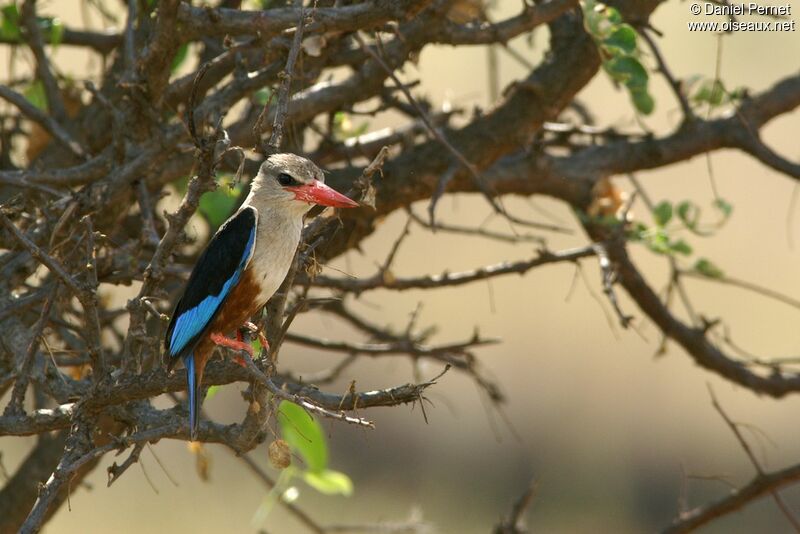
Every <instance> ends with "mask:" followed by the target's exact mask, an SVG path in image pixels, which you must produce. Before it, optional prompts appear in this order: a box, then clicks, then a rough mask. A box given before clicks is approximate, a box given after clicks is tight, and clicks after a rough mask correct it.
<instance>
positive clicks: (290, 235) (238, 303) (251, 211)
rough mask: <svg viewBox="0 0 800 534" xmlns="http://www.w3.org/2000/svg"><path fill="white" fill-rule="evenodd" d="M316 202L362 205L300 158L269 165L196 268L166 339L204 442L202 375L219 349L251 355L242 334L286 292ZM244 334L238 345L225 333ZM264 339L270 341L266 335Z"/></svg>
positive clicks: (280, 158) (193, 428) (272, 160)
mask: <svg viewBox="0 0 800 534" xmlns="http://www.w3.org/2000/svg"><path fill="white" fill-rule="evenodd" d="M314 204H320V205H322V206H333V207H337V208H354V207H357V206H358V204H357V203H356V202H354V201H353V200H351V199H349V198H348V197H346V196H345V195H343V194H341V193H339V192H337V191H335V190H334V189H332V188H331V187H329V186H327V185H325V177H324V176H323V174H322V170H320V168H319V167H317V166H316V165H315V164H314V163H312V162H311V161H309V160H308V159H306V158H303V157H301V156H297V155H295V154H273V155H271V156H269V157H268V158H267V159H266V160H265V161H264V162H263V163H262V164H261V167H260V169H259V172H258V174H257V175H256V177H255V179H254V180H253V182H252V183H251V186H250V194H249V195H248V196H247V198H246V199H245V201H244V202H243V203H242V206H241V207H240V208H239V209H238V210H237V211H236V212H235V213H234V214H233V215H231V217H230V218H229V219H228V220H227V221H225V223H223V224H222V226H220V228H219V229H218V230H217V232H216V233H215V234H214V236H213V237H212V238H211V240H210V241H209V243H208V245H206V248H205V250H203V252H202V254H201V255H200V257H199V259H198V260H197V263H196V264H195V266H194V269H192V274H191V275H190V276H189V280H188V282H186V287H185V288H184V290H183V295H182V296H181V298H180V300H179V301H178V303H177V304H176V305H175V310H174V311H173V313H172V317H171V318H170V322H169V327H167V333H166V336H165V338H164V348H165V360H166V364H167V369H168V370H170V371H171V370H172V368H173V367H174V365H175V364H176V363H177V362H178V361H179V360H182V361H183V365H184V367H185V368H186V377H187V390H188V396H189V428H190V436H191V439H192V441H194V440H195V439H196V437H197V427H198V421H199V412H200V409H199V408H200V402H201V395H200V387H201V383H202V381H203V370H204V369H205V366H206V362H208V359H209V358H210V357H211V354H212V353H213V351H214V347H215V345H219V346H224V347H229V348H232V349H235V350H239V351H242V350H243V351H246V352H247V353H248V354H250V356H251V357H252V355H253V349H252V347H251V346H250V344H249V343H247V342H245V341H243V340H242V337H241V333H240V332H241V330H240V329H241V328H242V327H248V328H253V327H252V324H251V323H249V322H248V321H249V319H250V318H251V317H252V316H253V315H254V314H255V313H256V312H258V311H259V310H260V309H261V308H262V307H263V306H264V305H265V304H266V303H267V300H269V298H270V297H271V296H272V295H273V294H274V293H275V291H276V290H277V289H278V287H280V285H281V283H282V282H283V279H284V278H285V277H286V273H287V272H288V271H289V267H290V265H291V263H292V260H293V258H294V254H295V250H296V249H297V245H298V244H299V243H300V234H301V232H302V229H303V218H304V216H305V215H306V213H307V212H308V210H310V209H311V207H312V206H313V205H314ZM234 331H235V332H236V333H237V339H233V338H229V337H227V336H226V334H228V333H230V332H234ZM262 338H263V336H262Z"/></svg>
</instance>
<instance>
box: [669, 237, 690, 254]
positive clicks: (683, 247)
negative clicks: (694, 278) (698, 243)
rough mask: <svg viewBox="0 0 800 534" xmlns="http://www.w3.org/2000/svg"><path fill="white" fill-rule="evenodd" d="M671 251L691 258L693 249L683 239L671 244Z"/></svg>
mask: <svg viewBox="0 0 800 534" xmlns="http://www.w3.org/2000/svg"><path fill="white" fill-rule="evenodd" d="M670 249H671V250H672V252H675V253H678V254H683V255H684V256H691V254H692V247H691V245H689V243H687V242H686V241H684V240H683V239H679V240H677V241H673V242H672V243H670Z"/></svg>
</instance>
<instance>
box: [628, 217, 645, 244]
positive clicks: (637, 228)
mask: <svg viewBox="0 0 800 534" xmlns="http://www.w3.org/2000/svg"><path fill="white" fill-rule="evenodd" d="M649 231H650V229H649V228H648V227H647V225H646V224H644V223H642V222H635V223H633V226H632V227H631V228H630V229H629V230H628V239H629V240H631V241H642V240H644V239H645V237H646V236H647V234H648V232H649Z"/></svg>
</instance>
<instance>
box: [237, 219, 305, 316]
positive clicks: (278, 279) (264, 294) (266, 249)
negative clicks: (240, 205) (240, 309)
mask: <svg viewBox="0 0 800 534" xmlns="http://www.w3.org/2000/svg"><path fill="white" fill-rule="evenodd" d="M302 229H303V218H302V216H300V217H298V216H296V215H295V214H293V213H286V212H284V211H283V210H276V209H269V208H262V209H260V210H258V226H257V231H256V242H255V251H254V252H253V256H252V258H251V259H250V264H249V265H248V267H249V268H250V269H252V271H253V274H254V275H255V277H256V280H257V281H258V283H259V284H260V286H261V291H260V293H259V295H258V302H259V303H260V304H265V303H266V302H267V300H269V298H270V297H271V296H272V295H273V294H274V293H275V291H277V289H278V288H279V287H280V285H281V283H283V280H284V278H286V273H287V272H288V271H289V267H290V265H291V263H292V258H294V253H295V250H297V245H298V243H299V242H300V234H301V232H302Z"/></svg>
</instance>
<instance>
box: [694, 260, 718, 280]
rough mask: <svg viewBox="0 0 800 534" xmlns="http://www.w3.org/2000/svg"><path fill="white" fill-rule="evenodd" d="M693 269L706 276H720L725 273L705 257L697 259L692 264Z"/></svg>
mask: <svg viewBox="0 0 800 534" xmlns="http://www.w3.org/2000/svg"><path fill="white" fill-rule="evenodd" d="M694 270H695V271H697V272H698V273H700V274H702V275H703V276H706V277H708V278H722V277H723V276H725V273H724V272H723V271H722V269H720V268H719V267H717V266H716V265H714V264H713V263H711V261H709V260H707V259H706V258H700V259H698V260H697V261H696V262H695V264H694Z"/></svg>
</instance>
